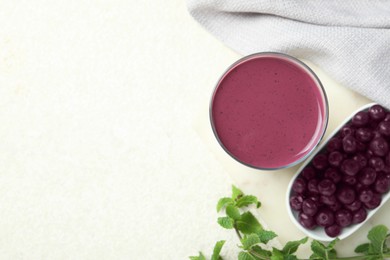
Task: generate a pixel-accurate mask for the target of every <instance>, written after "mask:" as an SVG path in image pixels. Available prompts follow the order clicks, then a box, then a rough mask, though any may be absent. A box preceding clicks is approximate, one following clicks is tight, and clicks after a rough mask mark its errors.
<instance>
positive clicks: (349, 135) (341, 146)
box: [290, 105, 390, 237]
mask: <svg viewBox="0 0 390 260" xmlns="http://www.w3.org/2000/svg"><path fill="white" fill-rule="evenodd" d="M389 147H390V113H389V111H387V110H386V109H384V108H383V107H382V106H380V105H374V106H372V107H370V108H369V109H368V110H367V109H366V110H364V111H360V112H358V113H356V114H355V115H354V116H353V117H352V119H351V120H350V122H348V123H347V124H345V125H344V126H343V127H342V128H341V129H340V131H338V132H337V133H336V134H335V135H334V136H333V137H332V138H331V139H330V140H329V141H328V143H327V144H326V145H325V146H324V148H323V149H322V150H321V151H320V152H318V153H317V154H316V155H315V156H314V157H313V159H312V160H311V162H310V163H309V164H308V165H307V166H306V167H305V168H304V169H303V170H302V171H301V172H300V174H299V176H298V177H297V178H296V180H295V181H294V183H293V185H292V193H291V197H290V206H291V208H292V209H293V210H295V211H297V212H298V221H299V223H300V224H301V225H302V226H303V227H305V228H307V229H315V228H316V227H323V228H325V233H326V234H327V235H328V236H330V237H337V236H338V235H339V234H340V233H341V231H342V229H343V228H344V227H348V226H350V225H353V224H357V223H361V222H363V221H364V220H365V219H366V218H367V211H368V210H371V209H375V208H376V207H378V206H379V205H380V204H381V201H382V195H383V194H385V193H387V192H388V191H389V189H390V153H389Z"/></svg>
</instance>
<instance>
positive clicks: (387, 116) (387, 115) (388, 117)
mask: <svg viewBox="0 0 390 260" xmlns="http://www.w3.org/2000/svg"><path fill="white" fill-rule="evenodd" d="M383 121H385V122H387V121H390V113H387V114H386V116H385V119H383Z"/></svg>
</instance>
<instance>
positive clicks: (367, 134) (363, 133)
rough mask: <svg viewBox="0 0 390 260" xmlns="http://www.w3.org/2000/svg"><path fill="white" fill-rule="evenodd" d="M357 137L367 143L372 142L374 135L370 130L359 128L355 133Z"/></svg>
mask: <svg viewBox="0 0 390 260" xmlns="http://www.w3.org/2000/svg"><path fill="white" fill-rule="evenodd" d="M355 137H356V139H357V140H358V141H360V142H363V143H366V142H369V141H371V139H372V137H373V134H372V131H371V130H370V129H368V128H359V129H358V130H356V132H355Z"/></svg>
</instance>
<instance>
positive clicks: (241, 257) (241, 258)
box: [238, 251, 256, 260]
mask: <svg viewBox="0 0 390 260" xmlns="http://www.w3.org/2000/svg"><path fill="white" fill-rule="evenodd" d="M238 260H256V258H255V257H253V256H252V255H251V254H249V253H248V252H244V251H241V252H240V253H238Z"/></svg>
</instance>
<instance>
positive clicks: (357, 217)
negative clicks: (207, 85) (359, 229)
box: [352, 207, 367, 224]
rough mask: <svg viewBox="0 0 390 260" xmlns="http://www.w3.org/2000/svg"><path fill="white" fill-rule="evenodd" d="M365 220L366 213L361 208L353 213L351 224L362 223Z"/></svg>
mask: <svg viewBox="0 0 390 260" xmlns="http://www.w3.org/2000/svg"><path fill="white" fill-rule="evenodd" d="M366 218H367V211H366V209H365V208H363V207H362V208H360V209H358V210H357V211H355V212H354V213H353V217H352V223H353V224H358V223H362V222H363V221H364V220H366Z"/></svg>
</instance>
